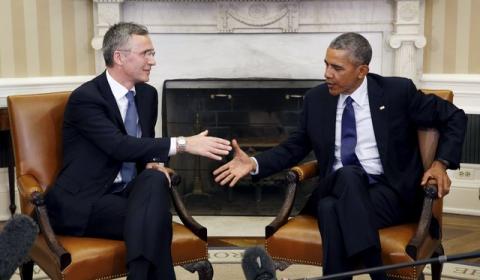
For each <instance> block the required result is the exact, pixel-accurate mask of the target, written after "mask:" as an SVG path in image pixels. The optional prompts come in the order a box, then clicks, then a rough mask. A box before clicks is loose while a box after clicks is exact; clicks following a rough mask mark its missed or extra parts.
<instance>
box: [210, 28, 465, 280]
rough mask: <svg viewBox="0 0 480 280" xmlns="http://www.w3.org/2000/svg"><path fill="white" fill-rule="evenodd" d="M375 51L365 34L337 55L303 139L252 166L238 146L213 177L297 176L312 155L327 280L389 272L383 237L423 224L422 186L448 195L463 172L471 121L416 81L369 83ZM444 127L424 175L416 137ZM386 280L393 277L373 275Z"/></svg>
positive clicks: (292, 139)
mask: <svg viewBox="0 0 480 280" xmlns="http://www.w3.org/2000/svg"><path fill="white" fill-rule="evenodd" d="M371 57H372V50H371V47H370V44H369V43H368V41H367V40H366V39H365V38H364V37H363V36H361V35H360V34H357V33H345V34H342V35H340V36H339V37H337V38H336V39H334V41H332V43H331V44H330V45H329V47H328V49H327V52H326V57H325V79H326V83H324V84H322V85H319V86H318V87H315V88H313V89H312V90H310V91H309V92H308V93H307V94H306V96H305V100H304V106H303V110H302V115H301V119H300V124H299V127H298V129H297V130H296V131H295V132H294V133H292V134H291V135H290V136H289V138H288V139H287V140H286V141H285V142H283V143H281V144H280V145H278V146H277V147H274V148H272V149H271V150H268V151H266V152H264V153H261V154H259V155H256V156H255V158H249V157H248V156H247V155H246V154H245V153H244V152H243V151H242V150H241V149H240V148H239V147H238V144H237V143H236V141H235V140H234V141H233V143H232V144H233V147H234V150H235V156H234V158H233V159H232V161H230V162H228V163H226V164H225V165H223V166H221V167H220V168H218V169H217V170H215V171H214V175H215V176H216V178H215V180H216V181H217V182H219V183H220V184H221V185H225V184H229V185H230V186H233V185H235V183H236V182H237V181H238V180H239V179H240V178H241V177H243V176H245V175H248V174H249V173H251V174H252V175H254V177H265V176H268V175H271V174H273V173H275V172H278V171H280V170H283V169H285V168H288V167H291V166H293V165H295V164H297V163H298V162H299V161H301V160H302V159H303V158H304V157H305V156H306V155H307V154H308V153H309V152H310V151H311V150H312V149H313V151H314V153H315V156H316V158H317V160H318V167H319V168H318V169H319V181H318V185H317V187H316V189H315V190H314V192H313V193H312V195H311V197H310V199H309V202H308V203H307V206H306V207H307V210H309V211H310V212H311V213H312V214H314V215H315V216H316V217H317V219H318V224H319V229H320V233H321V236H322V242H323V256H324V260H323V270H324V274H333V273H339V272H345V271H348V270H350V269H352V267H353V264H354V263H357V262H359V261H361V262H363V264H364V265H365V266H366V267H373V266H378V265H381V264H382V260H381V255H380V252H381V250H380V242H379V236H378V229H380V228H383V227H387V226H391V225H394V224H398V223H402V222H404V221H407V220H411V219H415V218H417V217H418V213H419V209H420V201H421V191H420V188H418V182H420V181H421V184H422V185H423V184H425V183H426V182H427V180H428V179H429V178H435V179H436V180H437V182H438V188H439V192H438V195H439V196H440V197H441V196H444V195H446V194H447V193H448V192H449V188H450V180H449V178H448V176H447V173H446V169H447V168H453V169H456V168H458V167H459V161H460V156H461V148H462V143H463V138H464V134H465V127H466V116H465V114H464V112H463V111H462V110H460V109H458V108H456V107H455V106H454V105H452V104H450V103H449V102H447V101H444V100H442V99H440V98H438V97H436V96H434V95H424V94H423V93H421V92H418V91H417V89H416V88H415V85H414V84H413V83H412V81H411V80H409V79H404V78H398V77H382V76H379V75H375V74H369V73H368V72H369V67H368V65H369V63H370V60H371ZM419 127H436V128H438V129H439V131H440V133H441V136H440V143H439V146H438V150H437V154H436V160H435V161H434V163H433V165H432V166H431V168H430V169H428V170H427V171H426V172H423V167H422V162H421V158H420V154H419V147H418V140H417V129H418V128H419ZM371 276H372V278H373V279H386V275H385V273H377V274H373V275H371Z"/></svg>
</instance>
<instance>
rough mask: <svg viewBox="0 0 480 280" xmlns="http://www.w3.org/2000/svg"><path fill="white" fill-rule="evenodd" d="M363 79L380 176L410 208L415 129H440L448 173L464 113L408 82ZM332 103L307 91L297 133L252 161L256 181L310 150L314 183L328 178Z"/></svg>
mask: <svg viewBox="0 0 480 280" xmlns="http://www.w3.org/2000/svg"><path fill="white" fill-rule="evenodd" d="M367 79H368V98H369V103H370V111H371V116H372V122H373V129H374V133H375V139H376V141H377V146H378V151H379V154H380V160H381V163H382V165H383V170H384V174H385V176H386V178H387V180H388V182H389V183H390V185H391V186H392V187H393V188H394V189H395V190H396V191H397V193H398V194H400V195H401V197H402V198H403V199H404V200H405V202H407V204H410V203H412V202H413V201H414V200H413V199H412V198H414V197H415V193H418V191H419V190H420V188H418V186H419V182H420V179H421V177H422V175H423V171H424V170H423V167H422V162H421V158H420V152H419V148H418V137H417V129H418V128H420V127H436V128H438V129H439V130H440V133H441V137H440V141H439V146H438V149H437V155H436V156H437V158H440V159H444V160H447V161H448V162H449V163H450V166H449V168H452V169H456V168H458V166H459V163H460V156H461V149H462V144H463V138H464V134H465V127H466V116H465V113H464V112H463V111H462V110H460V109H458V108H456V107H455V106H454V105H452V104H451V103H449V102H447V101H444V100H442V99H440V98H438V97H436V96H434V95H424V94H422V93H421V92H418V91H417V89H416V87H415V85H414V84H413V82H412V81H411V80H409V79H405V78H398V77H382V76H379V75H376V74H368V76H367ZM337 100H338V96H336V97H334V96H332V95H330V94H329V92H328V88H327V85H326V84H322V85H319V86H317V87H315V88H313V89H311V90H310V91H309V92H308V93H307V94H306V96H305V100H304V106H303V111H302V115H301V120H300V124H299V127H298V130H297V131H296V132H295V133H292V134H291V135H290V137H289V138H288V139H287V140H286V141H285V142H283V143H281V144H280V145H279V146H277V147H275V148H273V149H271V150H269V151H266V152H264V153H262V154H260V155H258V156H255V157H256V159H257V160H258V163H259V171H260V173H259V174H258V175H257V176H258V177H260V178H261V177H264V176H268V175H270V174H272V173H275V172H278V171H280V170H283V169H285V168H288V167H291V166H293V165H295V164H297V163H298V162H299V161H301V160H302V159H303V158H304V157H305V156H306V155H307V154H308V153H309V152H310V151H311V150H312V149H313V151H314V153H315V156H316V158H317V160H318V167H319V178H320V179H321V178H324V177H325V176H326V175H328V174H329V173H330V172H331V171H332V166H333V163H334V159H335V158H334V157H335V156H334V149H335V121H336V109H337ZM382 108H383V109H382ZM358 133H361V131H359V132H358Z"/></svg>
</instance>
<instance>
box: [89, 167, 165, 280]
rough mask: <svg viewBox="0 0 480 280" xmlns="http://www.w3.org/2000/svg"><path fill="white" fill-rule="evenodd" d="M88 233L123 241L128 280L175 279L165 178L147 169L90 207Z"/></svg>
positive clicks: (157, 172) (93, 235)
mask: <svg viewBox="0 0 480 280" xmlns="http://www.w3.org/2000/svg"><path fill="white" fill-rule="evenodd" d="M86 235H87V236H92V237H103V238H111V239H118V240H125V245H126V248H127V267H128V279H129V280H137V279H138V280H144V279H149V280H150V279H162V280H163V279H175V272H174V269H173V262H172V257H171V243H172V215H171V213H170V190H169V184H168V181H167V178H166V177H165V175H164V174H163V173H161V172H159V171H156V170H152V169H146V170H144V171H143V172H141V173H140V174H139V175H138V176H137V177H136V178H135V179H134V180H132V181H131V182H130V183H129V184H128V185H127V186H126V188H125V189H124V190H123V191H122V192H119V193H109V192H107V193H105V195H103V196H102V197H101V198H100V199H99V200H98V201H97V202H96V203H94V205H93V207H92V212H91V215H90V219H89V223H88V227H87V230H86Z"/></svg>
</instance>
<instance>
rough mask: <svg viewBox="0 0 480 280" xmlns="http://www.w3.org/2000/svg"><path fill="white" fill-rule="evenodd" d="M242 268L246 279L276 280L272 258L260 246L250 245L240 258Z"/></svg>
mask: <svg viewBox="0 0 480 280" xmlns="http://www.w3.org/2000/svg"><path fill="white" fill-rule="evenodd" d="M242 269H243V274H244V275H245V278H246V280H276V279H277V277H276V272H275V265H274V264H273V260H272V258H271V257H270V256H269V255H268V254H267V252H265V250H264V249H263V248H261V247H258V246H257V247H250V248H248V249H247V250H245V253H244V254H243V258H242Z"/></svg>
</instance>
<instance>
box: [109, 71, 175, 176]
mask: <svg viewBox="0 0 480 280" xmlns="http://www.w3.org/2000/svg"><path fill="white" fill-rule="evenodd" d="M106 75H107V82H108V85H109V86H110V89H111V90H112V93H113V97H114V98H115V101H116V102H117V106H118V110H119V111H120V115H121V116H122V120H123V121H124V122H125V115H126V114H127V108H128V99H127V92H129V91H133V94H134V95H136V94H137V93H136V92H135V87H133V88H131V89H127V88H126V87H124V86H123V85H122V84H120V83H119V82H117V81H116V80H115V79H114V78H113V77H112V76H111V75H110V73H108V70H107V71H106ZM137 122H138V118H137ZM137 137H138V138H140V137H142V130H141V129H138V130H137ZM176 144H177V141H176V138H174V137H172V138H171V139H170V150H169V151H168V155H169V156H171V155H174V154H176V153H177V149H176V147H177V145H176ZM121 181H122V175H121V174H120V172H118V174H117V177H115V180H114V183H119V182H121Z"/></svg>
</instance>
